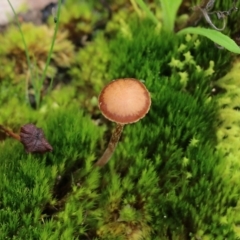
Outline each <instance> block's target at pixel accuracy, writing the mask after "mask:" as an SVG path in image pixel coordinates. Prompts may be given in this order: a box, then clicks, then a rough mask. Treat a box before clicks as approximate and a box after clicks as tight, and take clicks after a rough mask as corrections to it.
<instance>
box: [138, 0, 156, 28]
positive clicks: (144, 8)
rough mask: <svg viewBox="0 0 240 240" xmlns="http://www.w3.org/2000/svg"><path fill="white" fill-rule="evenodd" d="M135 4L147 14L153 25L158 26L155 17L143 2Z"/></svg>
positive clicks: (139, 1)
mask: <svg viewBox="0 0 240 240" xmlns="http://www.w3.org/2000/svg"><path fill="white" fill-rule="evenodd" d="M136 3H137V4H138V5H139V6H140V7H141V9H142V10H143V11H144V12H145V13H146V14H147V16H148V17H149V18H150V19H151V20H152V21H153V22H154V23H155V24H158V19H157V17H156V16H155V15H154V14H153V13H152V12H151V10H150V9H149V7H148V6H147V4H146V3H144V1H143V0H136Z"/></svg>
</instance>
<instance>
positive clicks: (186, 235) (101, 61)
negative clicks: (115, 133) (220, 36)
mask: <svg viewBox="0 0 240 240" xmlns="http://www.w3.org/2000/svg"><path fill="white" fill-rule="evenodd" d="M136 2H137V1H136ZM146 2H147V5H148V6H149V8H150V9H151V10H152V11H153V13H154V14H155V15H156V16H157V17H158V18H159V25H156V24H155V23H154V22H153V21H152V20H151V19H149V18H148V17H147V15H146V14H144V12H141V11H142V10H141V11H140V9H139V8H136V5H134V4H133V3H135V1H126V0H118V1H102V3H100V2H98V1H97V2H96V1H88V2H86V1H71V0H69V1H66V3H65V5H62V9H61V17H60V22H59V31H58V34H57V38H56V42H55V46H54V50H53V55H52V58H51V61H50V65H49V69H48V72H47V75H46V79H44V84H43V85H42V86H41V89H40V94H41V99H40V100H41V101H40V104H39V105H36V99H35V94H36V92H35V90H36V88H34V86H36V83H35V81H36V79H35V78H33V75H31V73H30V70H29V69H28V66H27V61H26V58H25V53H24V47H23V44H22V42H21V36H20V35H19V30H18V28H17V27H16V25H15V24H11V25H9V26H8V27H7V28H6V29H5V30H4V31H3V32H2V33H1V34H0V43H1V44H0V59H1V66H0V124H1V125H3V126H5V127H7V128H9V129H12V130H13V131H14V132H16V133H17V132H19V129H20V127H21V126H23V125H24V124H26V123H34V124H35V125H36V126H38V127H40V128H42V129H43V130H44V133H45V136H46V138H47V139H48V141H49V143H50V144H51V145H52V147H53V151H52V152H50V153H45V154H27V153H26V152H25V151H24V148H23V146H22V144H21V143H19V142H18V141H16V140H14V139H12V138H9V137H8V136H7V134H5V133H4V132H3V131H2V132H0V162H1V164H0V182H1V184H0V240H1V239H22V240H26V239H29V240H30V239H42V240H58V239H61V240H71V239H81V240H88V239H91V240H94V239H96V240H97V239H98V240H131V239H133V240H158V239H159V240H188V239H191V240H199V239H202V240H224V239H228V240H234V239H238V238H240V227H239V224H240V201H239V194H240V185H239V178H240V163H239V157H240V140H239V139H240V125H239V124H240V115H239V107H240V90H239V81H238V77H239V72H240V63H239V56H238V55H236V54H234V53H231V52H229V51H227V50H226V49H219V48H218V47H217V46H216V45H215V44H214V43H213V42H212V41H210V40H209V39H207V38H204V37H200V36H197V35H190V34H188V35H177V34H176V33H174V32H168V31H165V30H163V28H162V25H161V21H162V9H161V5H160V4H159V1H150V0H149V1H146ZM231 3H232V1H230V0H228V1H224V3H221V1H216V5H215V8H217V9H222V10H226V9H229V8H230V7H229V6H231ZM192 5H193V3H192V1H182V4H181V7H180V9H179V11H178V15H177V21H180V20H181V19H182V17H186V16H189V15H190V14H191V12H190V11H189V6H192ZM134 6H135V7H134ZM138 10H139V11H140V12H139V11H138ZM140 13H141V14H140ZM237 21H238V24H237ZM200 25H202V26H205V27H206V23H205V22H204V21H202V22H201V23H200ZM54 26H55V23H54V22H53V19H52V17H51V16H50V17H49V20H48V22H47V23H45V24H43V25H41V26H35V25H33V24H32V23H24V22H23V23H22V24H21V27H22V31H23V33H24V36H25V39H26V43H27V47H28V50H29V53H30V60H31V63H32V72H33V73H34V76H38V75H40V76H41V74H42V72H43V69H44V64H45V61H46V58H47V54H48V51H49V48H50V44H51V40H52V36H53V32H54ZM237 27H239V12H236V13H234V14H232V15H230V16H229V20H228V25H227V27H226V29H225V31H224V33H225V34H227V35H229V36H231V37H233V38H234V36H237V35H236V34H238V31H239V30H240V29H237ZM128 77H130V78H137V79H140V80H141V81H142V82H143V83H144V84H145V85H146V87H147V89H148V90H149V92H150V94H151V98H152V105H151V109H150V111H149V113H148V114H147V115H146V117H145V118H144V119H142V120H141V121H139V122H137V123H134V124H130V125H127V126H125V128H124V131H123V134H122V136H121V139H120V142H119V144H118V146H117V148H116V151H115V152H114V154H113V156H112V158H111V160H110V161H109V163H108V164H106V165H105V166H104V167H102V168H98V167H95V166H94V163H95V162H96V161H97V159H98V158H99V157H100V156H101V155H102V153H103V152H104V150H105V148H106V146H107V144H108V141H109V138H110V136H111V132H112V130H113V128H114V123H111V122H110V121H108V120H106V119H105V118H104V117H103V116H102V115H101V112H100V110H99V108H98V100H97V98H98V95H99V93H100V91H101V89H102V88H103V87H104V86H105V85H106V84H107V83H109V82H110V81H111V80H113V79H118V78H128ZM34 84H35V85H34Z"/></svg>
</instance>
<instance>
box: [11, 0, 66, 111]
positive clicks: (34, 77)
mask: <svg viewBox="0 0 240 240" xmlns="http://www.w3.org/2000/svg"><path fill="white" fill-rule="evenodd" d="M7 1H8V3H9V5H10V7H11V9H12V11H13V13H14V16H15V19H16V22H17V26H18V29H19V32H20V35H21V38H22V42H23V44H24V49H25V54H26V59H27V65H28V69H29V72H30V79H31V83H32V85H33V88H34V91H35V101H36V108H39V106H40V101H41V91H42V87H43V84H44V81H45V78H46V75H47V70H48V67H49V64H50V60H51V57H52V53H53V47H54V44H55V40H56V37H57V31H58V26H59V19H60V12H61V5H62V0H58V10H57V15H56V25H55V30H54V34H53V38H52V44H51V47H50V50H49V53H48V56H47V60H46V64H45V67H44V70H43V74H42V75H41V76H40V75H38V74H36V72H35V71H34V65H36V63H32V62H31V60H30V55H29V51H28V48H27V44H26V41H25V37H24V34H23V31H22V29H21V25H20V22H19V20H18V17H17V14H16V12H15V10H14V8H13V6H12V4H11V1H10V0H7ZM26 79H27V80H26V81H27V82H26V85H28V77H27V78H26ZM52 80H53V79H52ZM50 86H51V84H50ZM26 89H28V88H26ZM27 95H28V94H27Z"/></svg>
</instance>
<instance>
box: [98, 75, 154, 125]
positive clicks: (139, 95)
mask: <svg viewBox="0 0 240 240" xmlns="http://www.w3.org/2000/svg"><path fill="white" fill-rule="evenodd" d="M98 102H99V108H100V110H101V112H102V114H103V115H104V116H105V117H106V118H107V119H109V120H111V121H113V122H117V123H120V124H128V123H134V122H137V121H138V120H139V119H141V118H143V117H144V116H145V115H146V114H147V112H148V111H149V109H150V106H151V98H150V94H149V92H148V90H147V88H146V87H145V85H144V84H143V83H141V82H140V81H139V80H137V79H134V78H121V79H117V80H114V81H112V82H110V83H109V84H108V85H107V86H105V88H104V89H103V90H102V92H101V93H100V95H99V98H98Z"/></svg>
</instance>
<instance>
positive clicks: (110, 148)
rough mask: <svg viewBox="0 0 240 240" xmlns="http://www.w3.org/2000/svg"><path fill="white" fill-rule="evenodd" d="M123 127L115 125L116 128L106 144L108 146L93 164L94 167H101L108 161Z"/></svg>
mask: <svg viewBox="0 0 240 240" xmlns="http://www.w3.org/2000/svg"><path fill="white" fill-rule="evenodd" d="M123 127H124V125H123V124H119V123H117V126H116V128H115V129H114V132H113V133H112V137H111V139H110V141H109V143H108V146H107V148H106V150H105V152H104V153H103V155H102V156H101V157H100V158H99V159H98V161H97V162H96V163H95V166H99V167H102V166H104V165H105V164H106V163H107V162H108V161H109V160H110V158H111V156H112V155H113V152H114V150H115V148H116V146H117V144H118V141H119V138H120V136H121V134H122V131H123Z"/></svg>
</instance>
